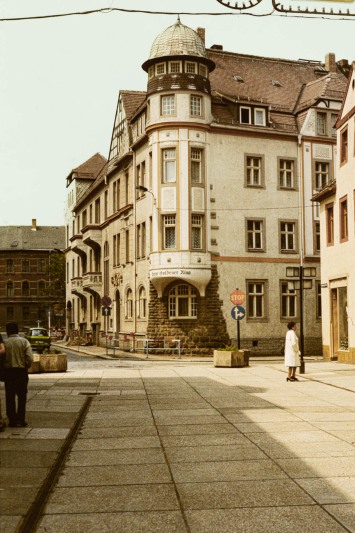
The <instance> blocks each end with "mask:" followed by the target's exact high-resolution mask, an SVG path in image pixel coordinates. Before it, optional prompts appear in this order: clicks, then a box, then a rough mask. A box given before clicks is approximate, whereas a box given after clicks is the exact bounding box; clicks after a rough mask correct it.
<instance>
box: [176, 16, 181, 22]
mask: <svg viewBox="0 0 355 533" xmlns="http://www.w3.org/2000/svg"><path fill="white" fill-rule="evenodd" d="M175 24H181V20H180V15H178V18H177V21H176V23H175Z"/></svg>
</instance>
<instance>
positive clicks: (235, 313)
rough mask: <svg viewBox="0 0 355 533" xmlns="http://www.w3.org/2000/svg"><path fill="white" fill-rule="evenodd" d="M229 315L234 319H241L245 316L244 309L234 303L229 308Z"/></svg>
mask: <svg viewBox="0 0 355 533" xmlns="http://www.w3.org/2000/svg"><path fill="white" fill-rule="evenodd" d="M231 315H232V318H234V320H243V318H244V317H245V309H244V307H242V306H241V305H236V306H235V307H233V309H232V310H231Z"/></svg>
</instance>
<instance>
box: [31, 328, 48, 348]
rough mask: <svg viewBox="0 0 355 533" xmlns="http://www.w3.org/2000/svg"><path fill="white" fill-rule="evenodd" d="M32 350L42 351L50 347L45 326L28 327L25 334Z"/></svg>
mask: <svg viewBox="0 0 355 533" xmlns="http://www.w3.org/2000/svg"><path fill="white" fill-rule="evenodd" d="M25 337H26V339H27V340H28V341H29V343H30V344H31V346H32V348H33V350H34V351H36V352H38V353H43V352H44V350H49V349H50V347H51V339H50V336H49V333H48V330H47V329H45V328H29V330H28V331H27V333H26V335H25Z"/></svg>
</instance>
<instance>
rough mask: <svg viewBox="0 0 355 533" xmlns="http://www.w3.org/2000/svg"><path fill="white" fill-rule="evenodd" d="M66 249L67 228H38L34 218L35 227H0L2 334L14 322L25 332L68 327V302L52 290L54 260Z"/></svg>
mask: <svg viewBox="0 0 355 533" xmlns="http://www.w3.org/2000/svg"><path fill="white" fill-rule="evenodd" d="M64 248H65V227H64V226H59V227H56V226H37V222H36V219H33V220H32V226H2V227H0V330H1V331H4V329H5V326H6V323H7V322H12V321H14V322H17V323H18V324H19V327H20V329H21V330H23V329H24V328H26V327H31V326H36V325H38V324H39V325H41V326H44V327H49V326H50V325H52V326H53V327H64V326H65V299H64V297H63V296H62V298H61V299H60V300H59V301H58V298H57V295H56V294H54V293H53V292H51V291H49V286H51V279H50V271H51V270H50V262H51V258H52V261H53V260H54V259H53V254H55V253H58V252H60V253H61V252H63V250H64ZM52 282H53V280H52ZM64 283H65V279H64V278H63V280H62V284H64Z"/></svg>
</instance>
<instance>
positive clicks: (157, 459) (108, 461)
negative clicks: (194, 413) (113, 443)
mask: <svg viewBox="0 0 355 533" xmlns="http://www.w3.org/2000/svg"><path fill="white" fill-rule="evenodd" d="M156 463H164V464H165V457H164V454H163V451H162V450H161V449H160V448H139V449H133V450H131V449H129V450H127V449H120V450H119V451H117V450H100V453H97V451H96V450H94V451H84V452H71V453H70V455H69V457H68V460H67V463H66V464H67V465H68V466H94V465H121V464H127V465H129V464H133V465H140V464H156Z"/></svg>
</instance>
